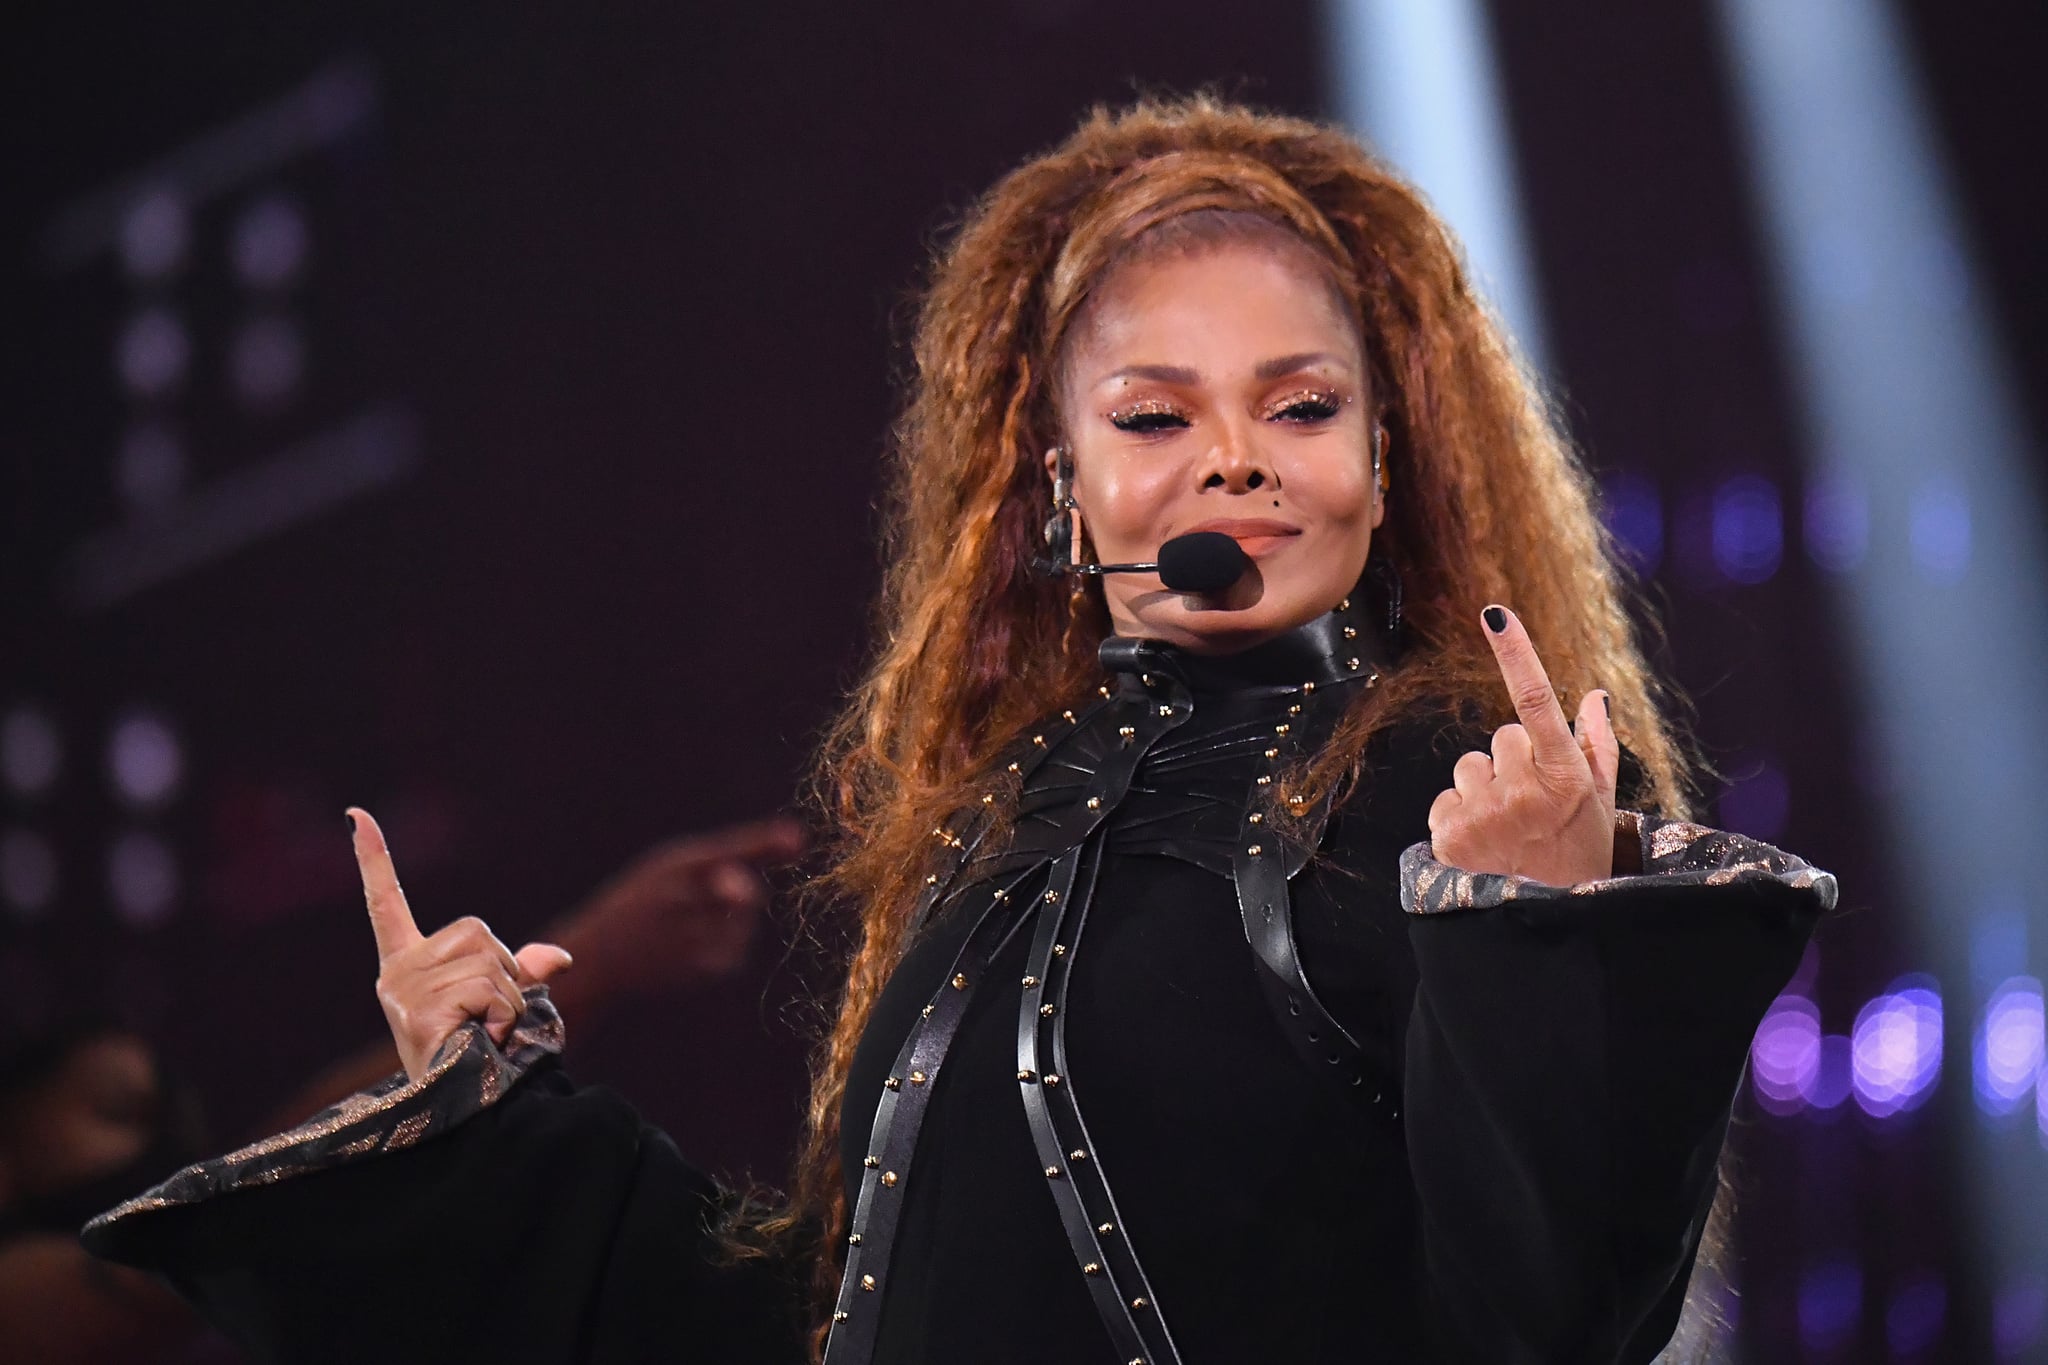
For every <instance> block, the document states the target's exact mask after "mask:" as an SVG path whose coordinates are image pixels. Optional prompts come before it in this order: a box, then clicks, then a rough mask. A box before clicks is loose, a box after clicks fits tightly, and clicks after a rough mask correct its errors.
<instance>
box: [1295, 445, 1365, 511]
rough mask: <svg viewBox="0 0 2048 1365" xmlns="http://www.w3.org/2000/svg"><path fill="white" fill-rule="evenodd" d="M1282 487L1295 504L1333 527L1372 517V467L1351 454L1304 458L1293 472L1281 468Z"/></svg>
mask: <svg viewBox="0 0 2048 1365" xmlns="http://www.w3.org/2000/svg"><path fill="white" fill-rule="evenodd" d="M1281 487H1282V488H1284V489H1285V490H1286V492H1287V495H1288V497H1290V498H1291V499H1292V501H1293V502H1294V503H1295V505H1296V506H1298V507H1300V508H1302V509H1303V510H1304V511H1308V512H1311V513H1314V514H1315V515H1316V516H1317V517H1319V518H1320V519H1321V520H1323V521H1325V522H1327V523H1328V524H1329V525H1331V526H1333V527H1344V526H1352V525H1354V524H1355V525H1369V524H1370V523H1371V521H1372V470H1371V468H1370V467H1369V466H1368V465H1365V464H1362V463H1360V462H1359V461H1357V460H1354V459H1351V458H1349V457H1346V458H1342V459H1321V460H1318V459H1305V460H1301V461H1299V462H1297V464H1296V467H1295V469H1294V470H1293V471H1292V472H1291V473H1290V472H1289V471H1287V470H1284V469H1283V470H1282V472H1281Z"/></svg>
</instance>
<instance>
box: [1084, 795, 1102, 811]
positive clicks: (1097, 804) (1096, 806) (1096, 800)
mask: <svg viewBox="0 0 2048 1365" xmlns="http://www.w3.org/2000/svg"><path fill="white" fill-rule="evenodd" d="M1087 804H1088V809H1089V810H1101V809H1102V798H1101V797H1099V796H1091V797H1089V798H1088V803H1087Z"/></svg>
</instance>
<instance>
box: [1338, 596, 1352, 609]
mask: <svg viewBox="0 0 2048 1365" xmlns="http://www.w3.org/2000/svg"><path fill="white" fill-rule="evenodd" d="M1337 610H1338V611H1350V610H1351V599H1350V598H1348V597H1347V598H1345V599H1344V600H1343V601H1342V602H1339V603H1338V604H1337Z"/></svg>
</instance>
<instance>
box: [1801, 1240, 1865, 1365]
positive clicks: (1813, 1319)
mask: <svg viewBox="0 0 2048 1365" xmlns="http://www.w3.org/2000/svg"><path fill="white" fill-rule="evenodd" d="M1862 1317H1863V1270H1862V1268H1861V1267H1860V1266H1858V1265H1857V1264H1856V1263H1855V1262H1854V1261H1847V1260H1838V1261H1828V1262H1826V1263H1824V1264H1822V1265H1817V1266H1815V1267H1813V1269H1811V1270H1809V1271H1807V1272H1806V1274H1805V1276H1804V1277H1803V1278H1802V1279H1801V1280H1800V1282H1799V1339H1800V1341H1802V1342H1803V1343H1805V1345H1806V1347H1807V1349H1809V1350H1812V1351H1816V1352H1827V1351H1833V1350H1836V1349H1837V1348H1839V1347H1841V1346H1842V1345H1844V1344H1845V1343H1846V1342H1847V1341H1848V1340H1849V1338H1850V1337H1851V1336H1852V1335H1854V1334H1855V1331H1856V1325H1857V1323H1858V1322H1859V1321H1860V1320H1861V1319H1862Z"/></svg>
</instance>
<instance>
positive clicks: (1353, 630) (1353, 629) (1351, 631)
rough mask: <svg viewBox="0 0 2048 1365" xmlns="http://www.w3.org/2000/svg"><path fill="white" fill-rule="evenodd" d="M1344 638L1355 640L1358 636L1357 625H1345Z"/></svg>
mask: <svg viewBox="0 0 2048 1365" xmlns="http://www.w3.org/2000/svg"><path fill="white" fill-rule="evenodd" d="M1344 638H1345V639H1347V640H1356V639H1357V638H1358V627H1357V626H1346V627H1344Z"/></svg>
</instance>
